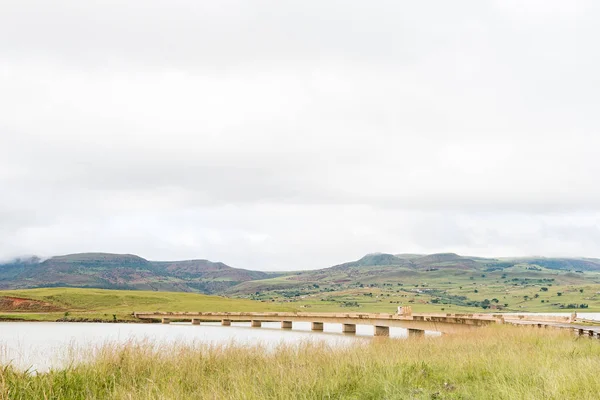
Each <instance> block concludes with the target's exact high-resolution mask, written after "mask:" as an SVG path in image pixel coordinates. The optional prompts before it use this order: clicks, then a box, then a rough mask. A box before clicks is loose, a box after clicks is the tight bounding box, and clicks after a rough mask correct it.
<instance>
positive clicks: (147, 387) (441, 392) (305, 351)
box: [0, 326, 600, 400]
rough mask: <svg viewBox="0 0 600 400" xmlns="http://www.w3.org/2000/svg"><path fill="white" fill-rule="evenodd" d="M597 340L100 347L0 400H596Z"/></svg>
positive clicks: (515, 332)
mask: <svg viewBox="0 0 600 400" xmlns="http://www.w3.org/2000/svg"><path fill="white" fill-rule="evenodd" d="M598 370H600V343H598V342H597V341H594V340H591V339H588V338H576V337H574V336H571V335H569V334H568V333H565V332H560V331H548V330H535V329H532V328H515V327H509V326H494V327H490V328H482V329H480V330H477V331H476V332H474V333H473V334H471V335H469V336H466V335H453V336H444V337H441V338H424V339H415V340H394V339H382V340H376V341H373V342H372V343H370V344H365V345H357V346H356V347H344V348H336V349H331V348H329V347H327V346H325V345H320V344H309V343H306V344H302V345H300V346H291V347H290V346H286V347H278V348H276V349H274V350H269V349H264V348H261V347H236V346H232V345H230V346H221V347H207V346H180V345H179V346H174V347H171V348H161V349H157V348H156V347H154V346H152V345H149V344H146V345H143V344H134V343H132V344H130V345H127V346H125V347H104V348H103V349H102V350H101V351H100V353H99V354H98V355H97V357H96V358H95V360H94V361H93V362H91V363H89V364H85V365H78V366H73V367H70V368H67V369H65V370H59V371H51V372H48V373H44V374H40V375H33V374H27V373H22V372H18V371H15V370H13V369H11V368H10V367H4V368H3V369H0V399H2V400H5V399H33V398H36V399H37V398H39V399H42V398H45V399H200V398H202V399H597V398H598V393H600V380H599V379H598V378H597V376H598Z"/></svg>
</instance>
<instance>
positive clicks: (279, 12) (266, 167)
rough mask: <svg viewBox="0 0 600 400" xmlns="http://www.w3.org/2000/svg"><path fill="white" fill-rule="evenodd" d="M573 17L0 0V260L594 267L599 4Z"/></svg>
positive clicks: (337, 5) (522, 9) (327, 6)
mask: <svg viewBox="0 0 600 400" xmlns="http://www.w3.org/2000/svg"><path fill="white" fill-rule="evenodd" d="M564 7H567V5H566V3H564V2H560V3H559V2H551V3H548V2H544V3H540V2H530V3H527V2H525V3H522V2H518V3H516V2H515V3H510V2H501V3H498V2H465V3H464V4H462V5H457V4H454V3H453V4H449V3H447V2H439V3H437V5H436V6H435V7H432V6H426V5H424V4H420V3H408V2H406V3H398V2H382V3H378V4H377V5H370V6H369V7H364V3H361V2H338V1H326V2H319V3H310V2H304V3H291V2H277V3H269V2H264V3H263V2H256V3H254V4H253V6H252V7H249V6H248V3H246V2H235V1H231V2H219V3H218V4H217V3H214V4H213V3H210V4H209V3H202V2H200V3H198V2H191V1H183V0H180V1H175V2H169V3H168V6H167V3H166V2H163V1H159V0H153V1H149V2H148V1H147V2H128V3H127V6H124V5H123V4H122V3H121V2H98V3H89V2H88V3H86V4H85V5H84V4H82V3H80V2H75V1H67V0H63V1H59V2H54V3H53V4H52V5H49V4H48V3H46V2H39V1H19V2H17V1H9V2H4V3H2V5H0V38H2V39H0V54H2V57H1V58H0V109H1V110H2V116H1V117H0V257H8V256H13V255H19V254H31V253H38V254H41V255H52V254H58V253H65V252H76V251H92V250H102V251H118V252H133V253H138V254H140V255H141V256H145V257H149V258H154V259H157V258H171V259H173V258H191V257H193V258H198V257H205V258H211V259H216V260H222V261H224V262H227V263H230V264H233V265H236V266H239V267H248V268H266V269H296V268H316V267H323V266H327V265H329V264H332V263H336V262H341V261H344V260H347V259H351V258H356V257H359V256H360V255H361V254H362V253H367V252H372V251H378V250H381V251H389V252H409V251H413V252H433V251H460V252H463V253H472V254H476V255H503V254H504V255H525V254H532V253H537V254H559V253H560V254H565V255H588V256H600V252H599V251H598V250H597V249H596V247H595V246H594V242H593V241H591V240H589V239H588V238H590V237H595V235H596V234H597V231H598V227H599V226H600V225H599V222H598V218H597V213H598V212H600V210H599V209H598V204H600V188H599V187H598V186H597V185H596V180H597V178H596V177H597V176H598V174H599V173H600V162H598V161H597V157H596V154H595V153H596V149H597V148H598V147H599V145H600V136H598V135H597V134H596V132H595V131H596V129H597V127H598V126H600V120H599V119H600V118H599V116H598V113H597V112H596V110H597V106H598V102H597V96H596V93H597V92H598V89H599V86H600V81H598V79H597V74H596V72H595V71H596V70H597V69H598V66H599V64H600V59H599V54H598V51H596V50H595V49H596V47H597V46H596V44H595V37H597V35H598V34H599V33H600V32H599V28H598V27H597V26H596V25H597V24H595V21H596V20H597V18H596V17H598V10H597V9H595V8H594V6H593V4H592V3H586V2H571V3H569V5H568V7H569V10H570V11H565V12H563V11H564V10H563V8H564ZM581 10H584V11H581ZM573 21H575V22H576V23H573ZM556 218H559V219H560V221H562V222H557V219H556ZM582 221H584V222H582Z"/></svg>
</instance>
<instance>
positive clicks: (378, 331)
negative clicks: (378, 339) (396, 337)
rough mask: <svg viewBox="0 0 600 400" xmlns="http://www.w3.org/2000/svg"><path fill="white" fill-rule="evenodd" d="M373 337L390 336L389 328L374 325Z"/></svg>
mask: <svg viewBox="0 0 600 400" xmlns="http://www.w3.org/2000/svg"><path fill="white" fill-rule="evenodd" d="M375 336H390V328H389V326H377V325H375Z"/></svg>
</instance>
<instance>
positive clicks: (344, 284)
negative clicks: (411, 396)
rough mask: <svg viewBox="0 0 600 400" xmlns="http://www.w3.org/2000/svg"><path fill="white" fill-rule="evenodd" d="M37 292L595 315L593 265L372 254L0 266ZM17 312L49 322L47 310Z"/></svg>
mask: <svg viewBox="0 0 600 400" xmlns="http://www.w3.org/2000/svg"><path fill="white" fill-rule="evenodd" d="M36 286H43V287H48V286H63V287H94V288H108V289H135V290H146V291H156V292H196V293H209V294H221V295H225V296H229V297H232V298H237V299H248V300H260V301H262V303H256V304H261V305H264V304H265V303H268V304H269V306H272V307H284V308H285V307H287V308H290V307H291V308H297V309H307V308H310V309H313V310H315V311H340V310H341V311H364V312H371V311H373V312H393V311H394V310H395V309H396V307H397V306H398V305H412V307H413V310H415V311H438V312H440V311H445V312H459V311H460V312H463V311H471V312H474V311H476V312H482V311H494V312H500V311H507V312H524V311H541V312H573V311H579V312H581V311H600V294H599V293H600V260H597V259H583V258H580V259H576V258H571V259H566V258H540V257H537V258H517V259H510V258H502V259H498V258H481V257H468V256H460V255H457V254H454V253H442V254H429V255H419V254H398V255H393V254H382V253H374V254H368V255H366V256H365V257H363V258H361V259H359V260H356V261H352V262H347V263H343V264H339V265H335V266H333V267H329V268H324V269H320V270H312V271H296V272H292V273H280V274H268V273H265V272H259V271H248V270H241V269H235V268H231V267H229V266H227V265H225V264H223V263H215V262H210V261H207V260H188V261H174V262H156V261H148V260H145V259H143V258H141V257H138V256H134V255H117V254H102V253H84V254H73V255H68V256H61V257H53V258H51V259H49V260H46V261H43V262H41V260H39V259H35V258H34V259H25V260H17V261H16V262H14V263H12V264H4V265H0V289H1V288H11V289H21V288H29V287H36ZM158 295H159V296H163V297H164V296H167V295H161V294H160V293H159V294H158ZM3 302H4V303H5V305H4V307H5V308H15V307H13V306H11V304H8V301H6V300H5V301H3ZM3 302H2V301H0V309H1V308H2V303H3ZM19 307H20V311H27V310H28V309H29V310H35V309H38V310H42V309H43V310H44V311H46V312H48V311H49V310H51V309H52V308H53V307H54V306H53V305H52V304H50V303H49V304H46V305H40V304H37V305H36V304H29V305H28V304H26V303H20V304H19ZM69 310H70V309H64V308H60V311H63V312H70V311H69ZM57 312H58V311H57Z"/></svg>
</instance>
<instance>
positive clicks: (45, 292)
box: [0, 288, 295, 322]
mask: <svg viewBox="0 0 600 400" xmlns="http://www.w3.org/2000/svg"><path fill="white" fill-rule="evenodd" d="M15 300H16V301H15ZM24 300H29V301H26V302H24ZM294 309H295V307H294V305H291V304H273V303H265V302H260V301H253V300H246V299H229V298H225V297H221V296H208V295H203V294H196V293H180V292H145V291H130V290H105V289H73V288H47V289H28V290H9V291H8V290H7V291H0V319H1V320H29V321H37V320H39V321H56V320H65V321H82V320H89V321H94V320H98V321H106V322H112V321H115V320H118V321H133V320H134V317H133V316H132V315H131V314H132V312H134V311H233V310H235V311H293V310H294Z"/></svg>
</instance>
